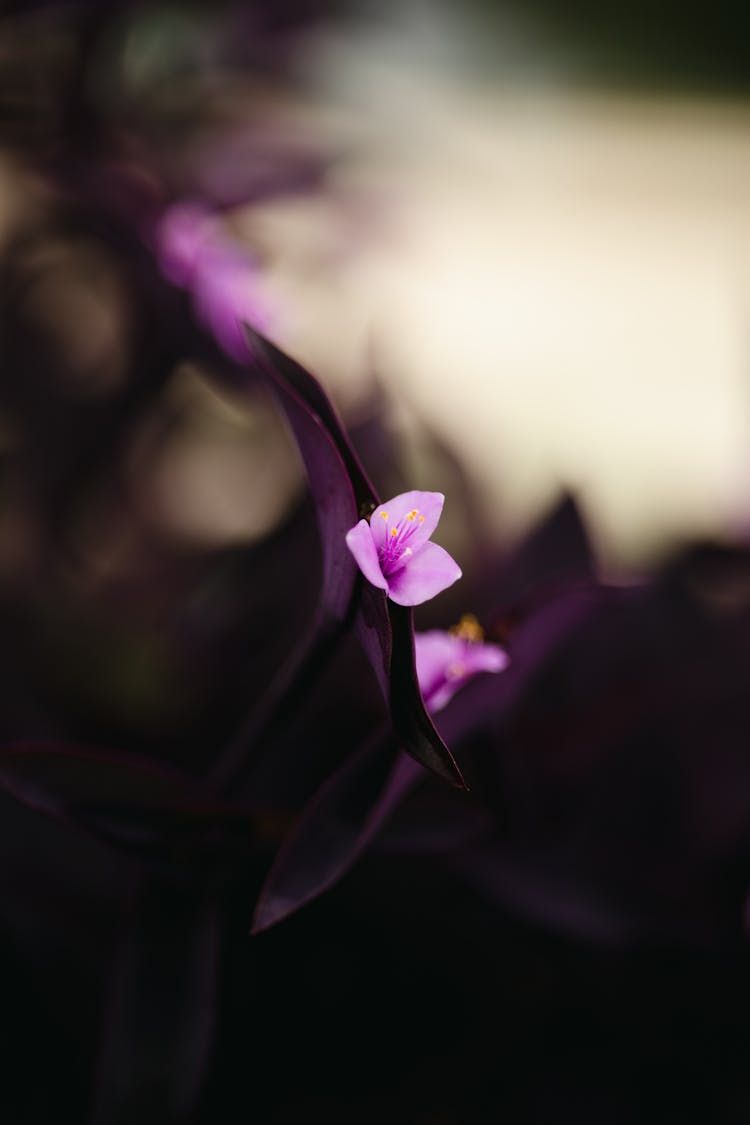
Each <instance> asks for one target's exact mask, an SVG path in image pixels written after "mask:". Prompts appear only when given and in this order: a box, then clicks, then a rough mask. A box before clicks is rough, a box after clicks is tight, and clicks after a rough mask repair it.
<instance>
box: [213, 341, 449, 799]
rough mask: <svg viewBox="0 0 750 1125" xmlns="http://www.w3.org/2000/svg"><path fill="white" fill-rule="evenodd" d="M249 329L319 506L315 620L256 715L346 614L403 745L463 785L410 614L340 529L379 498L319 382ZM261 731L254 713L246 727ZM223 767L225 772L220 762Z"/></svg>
mask: <svg viewBox="0 0 750 1125" xmlns="http://www.w3.org/2000/svg"><path fill="white" fill-rule="evenodd" d="M247 333H248V341H249V346H250V349H251V353H252V356H253V360H254V363H255V368H256V371H257V373H258V374H260V375H261V376H262V377H263V378H265V380H266V381H267V383H268V384H269V385H270V386H271V388H272V389H273V390H274V392H275V394H276V396H277V398H278V400H279V403H280V405H281V407H282V410H283V411H284V413H285V414H286V417H287V419H288V421H289V424H290V426H291V428H292V431H293V432H294V435H295V437H296V439H297V443H298V445H299V449H300V453H301V455H302V459H303V461H304V464H305V468H306V470H307V475H308V478H309V482H310V492H311V495H312V499H313V502H314V504H315V507H316V515H317V520H318V527H319V530H320V542H321V551H322V556H323V580H322V589H321V597H320V605H319V609H318V612H317V614H316V618H315V620H314V621H313V622H312V625H311V627H310V629H309V631H308V634H307V637H306V638H305V640H304V641H302V642H301V644H300V645H299V647H298V650H297V653H296V654H295V655H293V657H292V658H291V659H290V661H289V663H288V665H287V667H286V668H285V669H283V670H282V673H281V674H280V676H279V678H278V681H277V683H276V685H274V687H273V688H272V689H271V691H270V692H269V693H267V698H266V700H265V705H264V708H263V710H262V717H263V719H264V720H267V718H268V717H269V716H270V714H271V713H272V711H273V709H274V707H275V706H277V704H278V702H279V701H280V700H281V698H282V696H283V694H284V693H285V692H286V691H287V690H288V689H289V687H290V685H291V684H292V683H293V681H294V680H295V678H296V677H297V676H298V674H299V672H300V670H301V668H302V665H303V663H304V662H305V661H306V660H309V659H310V657H311V654H312V653H313V651H314V650H315V649H316V648H322V649H323V650H325V646H326V644H328V643H329V642H330V640H331V638H332V637H333V636H335V634H336V631H337V629H339V628H341V627H343V626H344V625H345V624H346V623H347V622H348V621H350V620H352V618H353V619H354V622H355V626H356V629H357V633H358V636H359V637H360V640H361V641H362V644H363V647H364V650H365V652H366V654H367V657H368V659H369V661H370V663H371V664H372V667H373V669H374V671H375V674H376V676H377V679H378V682H379V684H380V687H381V690H382V692H383V695H384V697H385V699H386V702H387V703H388V704H389V707H390V711H391V717H392V721H393V726H394V729H395V731H396V733H397V735H398V736H399V738H400V739H401V740H402V742H403V746H404V749H405V750H406V751H407V752H408V753H409V754H411V755H412V756H413V757H414V758H416V759H417V761H419V762H421V763H423V764H424V765H425V766H427V767H428V768H429V769H431V770H433V771H435V772H436V773H439V774H441V775H442V776H443V777H445V778H446V779H448V780H449V781H451V782H452V783H453V784H455V785H459V786H463V779H462V778H461V774H460V771H459V769H458V767H457V766H456V763H455V761H454V759H453V756H452V755H451V753H450V751H449V750H448V747H447V746H446V745H445V743H444V742H443V741H442V739H441V738H440V736H439V734H438V733H437V731H436V730H435V727H434V726H433V724H432V722H431V720H430V718H429V716H428V714H427V712H426V710H425V708H424V704H423V702H422V698H421V695H420V692H419V687H418V684H417V678H416V671H415V668H414V641H413V628H412V619H411V614H410V613H409V611H404V610H403V609H402V607H399V606H394V605H392V604H391V603H390V602H388V601H387V599H386V597H385V595H384V594H383V592H382V591H379V590H374V589H373V588H371V587H369V586H368V585H367V584H366V583H364V582H363V580H362V578H361V576H360V575H359V571H358V569H357V566H356V563H355V562H354V559H353V558H352V556H351V554H350V552H349V551H348V550H347V549H346V546H345V535H346V532H347V531H348V530H349V529H350V528H351V527H352V526H353V525H354V524H355V523H356V522H357V519H358V518H360V516H361V515H363V514H365V515H366V514H368V513H369V512H370V511H372V510H373V508H375V507H376V506H377V505H378V503H379V498H378V496H377V494H376V493H375V490H374V489H373V486H372V484H371V483H370V481H369V480H368V478H367V475H366V474H365V471H364V469H363V468H362V466H361V464H360V462H359V460H358V458H357V456H356V454H355V452H354V450H353V449H352V447H351V445H350V443H349V440H348V438H347V436H346V434H345V432H344V429H343V426H342V424H341V422H340V421H339V419H338V416H337V415H336V412H335V410H334V408H333V406H332V405H331V403H330V401H329V399H328V397H327V396H326V394H325V392H324V390H323V389H322V387H321V386H320V384H319V383H318V382H317V380H316V379H314V378H313V376H312V375H310V374H309V372H307V371H306V370H305V369H304V368H303V367H302V366H301V365H300V364H298V363H296V362H295V361H294V360H293V359H291V358H290V357H289V356H287V355H285V354H284V353H283V352H282V351H280V350H279V349H278V348H276V347H275V346H274V345H273V344H271V343H270V342H269V341H267V340H266V339H264V338H263V337H261V336H259V335H258V334H257V333H255V332H253V331H252V330H250V329H248V330H247ZM258 729H259V720H258V716H257V715H256V717H255V719H254V720H253V728H252V730H253V731H257V730H258ZM250 733H251V732H250V731H248V730H247V729H246V730H245V731H243V732H242V734H241V736H240V739H239V740H238V742H237V743H236V744H235V746H234V748H233V749H232V752H231V754H230V755H229V757H228V759H227V761H230V762H234V763H236V761H237V759H238V758H239V756H240V754H241V752H242V747H243V745H247V741H248V739H249V737H250ZM221 775H222V776H223V777H224V778H227V777H229V776H231V768H227V764H226V762H225V763H224V765H223V766H222V768H221Z"/></svg>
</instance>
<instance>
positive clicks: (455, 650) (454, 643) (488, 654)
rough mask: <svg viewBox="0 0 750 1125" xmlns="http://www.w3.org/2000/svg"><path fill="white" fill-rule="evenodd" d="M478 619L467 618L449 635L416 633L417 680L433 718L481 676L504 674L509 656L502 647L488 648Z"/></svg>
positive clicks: (439, 632) (489, 646) (442, 632)
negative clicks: (486, 673)
mask: <svg viewBox="0 0 750 1125" xmlns="http://www.w3.org/2000/svg"><path fill="white" fill-rule="evenodd" d="M483 636H484V633H483V632H482V629H481V627H480V625H479V624H478V622H477V619H476V618H475V617H472V616H471V615H470V614H466V615H465V616H464V617H462V618H461V622H460V624H458V625H457V626H456V627H455V628H454V629H451V631H450V632H449V633H446V632H444V631H443V630H442V629H433V630H431V631H430V632H429V633H416V634H415V636H414V653H415V657H416V662H417V679H418V680H419V686H420V689H421V691H422V695H423V697H424V701H425V706H426V707H427V710H428V711H430V712H431V713H432V714H433V715H434V714H435V712H437V711H441V710H442V709H443V707H445V706H446V704H448V703H450V701H451V699H452V698H453V696H454V695H455V694H456V692H457V691H458V689H459V688H460V687H461V686H462V684H465V683H466V682H467V680H470V679H472V678H473V677H474V676H475V675H476V674H477V673H478V672H502V671H503V669H504V668H507V666H508V654H507V653H506V651H505V649H502V648H500V646H499V645H493V644H486V643H485V642H484V641H483V639H482V638H483Z"/></svg>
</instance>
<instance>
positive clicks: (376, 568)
mask: <svg viewBox="0 0 750 1125" xmlns="http://www.w3.org/2000/svg"><path fill="white" fill-rule="evenodd" d="M346 545H347V547H348V548H349V550H350V551H351V553H352V554H353V555H354V558H355V559H356V560H357V565H358V567H359V569H360V570H361V571H362V573H363V574H364V576H365V578H366V579H367V581H368V582H372V584H373V586H377V587H378V589H380V590H387V589H388V583H387V582H386V580H385V578H384V577H383V574H382V572H381V570H380V564H379V562H378V552H377V550H376V549H375V544H374V542H373V538H372V532H371V531H370V525H369V523H368V522H367V520H360V521H359V523H358V524H357V526H356V527H353V528H352V529H351V531H348V532H347V533H346Z"/></svg>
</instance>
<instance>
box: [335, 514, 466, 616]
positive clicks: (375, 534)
mask: <svg viewBox="0 0 750 1125" xmlns="http://www.w3.org/2000/svg"><path fill="white" fill-rule="evenodd" d="M444 501H445V497H444V496H443V494H442V492H402V493H401V495H400V496H394V497H393V499H392V500H388V501H387V502H386V503H385V504H381V505H380V507H379V508H376V509H375V511H374V512H373V513H372V516H371V517H370V522H369V523H368V521H367V520H365V519H363V520H360V521H359V523H358V524H357V525H356V527H353V528H352V529H351V531H349V532H348V534H347V536H346V545H347V547H348V548H349V550H350V551H351V553H352V554H353V555H354V558H355V559H356V560H357V564H358V566H359V569H360V570H361V571H362V573H363V574H364V576H365V578H366V579H367V580H368V582H371V583H372V585H373V586H377V587H378V588H379V589H381V590H385V592H386V594H387V595H388V597H389V598H390V599H391V601H394V602H396V603H397V604H398V605H421V604H422V602H426V601H428V600H429V599H430V598H434V597H435V595H436V594H439V593H441V592H442V591H443V590H445V589H447V588H448V586H452V585H453V583H454V582H456V581H457V580H458V579H459V578H460V577H461V570H460V568H459V566H458V564H457V563H456V562H455V560H454V559H452V558H451V556H450V555H449V554H448V552H447V551H445V550H443V548H442V547H438V545H437V543H431V542H430V536H431V535H432V533H433V531H434V530H435V528H436V527H437V525H438V520H439V519H440V514H441V512H442V510H443V503H444Z"/></svg>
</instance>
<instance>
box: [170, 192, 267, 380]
mask: <svg viewBox="0 0 750 1125" xmlns="http://www.w3.org/2000/svg"><path fill="white" fill-rule="evenodd" d="M157 246H158V253H159V260H160V263H161V268H162V271H163V272H164V274H165V276H166V277H167V278H169V280H170V281H171V282H172V283H173V284H175V285H179V286H180V287H181V288H183V289H189V290H190V292H191V293H192V296H193V303H194V307H195V311H196V315H197V316H198V318H199V319H200V321H201V322H202V323H203V324H204V325H205V326H206V328H208V329H209V331H210V332H211V333H212V334H213V335H214V337H215V338H216V340H218V342H219V343H220V344H221V346H222V348H223V349H224V351H225V352H226V353H227V354H228V355H229V356H230V357H231V358H232V359H234V360H237V361H238V362H240V363H242V362H244V361H245V360H247V358H248V344H247V339H246V335H245V327H244V325H245V324H251V325H252V326H253V327H254V328H256V329H259V330H263V329H265V328H267V327H268V324H269V322H270V320H271V319H272V316H271V311H270V308H269V305H268V302H267V300H266V298H265V297H264V296H263V294H262V293H261V291H260V286H259V272H258V268H257V265H256V264H255V262H254V260H253V258H252V257H251V256H250V255H249V254H248V253H246V252H245V251H244V250H242V248H241V247H238V246H236V245H235V244H234V243H232V242H231V241H230V240H229V239H228V238H227V236H226V235H225V234H224V233H223V231H222V228H221V224H220V222H219V220H218V219H217V218H216V217H215V216H214V215H213V214H212V213H211V212H210V211H208V210H206V208H205V207H202V206H200V205H198V204H192V203H178V204H175V205H174V206H173V207H170V208H169V210H168V211H167V212H166V213H165V215H164V216H163V217H162V220H161V223H160V225H159V229H158V231H157Z"/></svg>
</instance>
